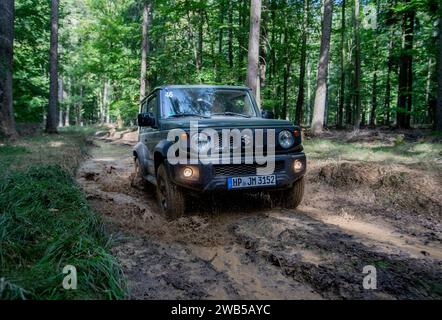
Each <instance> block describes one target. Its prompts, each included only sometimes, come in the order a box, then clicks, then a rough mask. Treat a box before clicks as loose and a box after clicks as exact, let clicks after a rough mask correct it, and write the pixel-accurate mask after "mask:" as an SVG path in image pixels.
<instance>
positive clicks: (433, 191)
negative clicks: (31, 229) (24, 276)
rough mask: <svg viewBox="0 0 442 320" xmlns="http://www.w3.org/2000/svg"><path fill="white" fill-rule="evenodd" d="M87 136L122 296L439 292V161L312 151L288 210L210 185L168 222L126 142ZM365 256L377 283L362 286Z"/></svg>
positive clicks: (96, 196) (88, 185) (88, 178)
mask: <svg viewBox="0 0 442 320" xmlns="http://www.w3.org/2000/svg"><path fill="white" fill-rule="evenodd" d="M94 144H95V147H93V148H92V149H91V151H90V157H89V158H88V159H87V160H86V161H85V162H84V163H83V165H82V166H81V168H80V169H79V171H78V175H77V181H78V183H79V184H80V186H81V187H82V188H83V190H84V191H85V193H86V195H87V198H88V201H89V203H90V204H91V206H92V207H93V208H94V209H95V210H96V211H97V212H99V213H100V214H101V215H102V216H103V217H104V220H105V221H106V222H107V225H108V226H109V229H110V231H111V233H112V235H113V238H114V239H115V245H114V248H113V252H114V254H115V256H116V257H117V258H118V260H119V261H120V263H121V265H122V267H123V270H124V274H125V277H126V279H127V284H128V289H129V297H128V298H131V299H415V298H423V299H434V298H439V299H440V298H441V297H442V241H441V239H442V226H441V217H442V209H441V208H442V204H441V197H440V195H441V194H442V190H441V183H440V182H441V181H442V180H441V172H440V170H439V171H436V172H434V171H428V170H427V169H426V168H415V167H410V166H405V165H404V166H401V165H396V166H389V165H384V166H383V167H382V168H379V167H376V168H372V165H370V164H361V163H346V162H344V163H339V164H330V163H322V162H320V161H310V168H309V173H308V175H307V187H306V195H305V200H304V201H303V203H302V205H301V206H300V207H299V208H298V209H297V210H296V211H289V210H284V209H280V208H273V207H272V205H271V203H269V200H268V199H266V198H265V197H264V196H251V195H228V196H227V195H223V194H220V195H207V196H204V197H203V198H201V199H200V200H199V201H193V202H192V203H191V204H190V208H189V212H188V213H187V215H186V216H185V217H184V218H181V219H180V220H178V221H174V222H167V221H166V220H165V219H164V218H163V217H162V216H161V214H160V213H159V208H158V206H157V204H156V199H155V196H154V192H153V191H152V190H141V188H133V187H131V182H130V181H131V174H132V171H133V162H132V161H133V160H132V157H131V144H133V143H131V142H124V141H122V140H118V141H113V142H109V141H106V140H100V139H97V140H95V141H94ZM398 179H399V180H400V181H401V182H402V183H398ZM401 179H402V180H401ZM409 180H410V181H411V180H412V181H413V183H412V184H411V183H410V184H407V183H403V182H404V181H409ZM367 265H372V266H375V267H376V269H377V278H378V279H377V287H378V289H377V290H372V291H367V290H364V289H363V279H364V276H365V275H364V274H363V273H362V270H363V268H364V266H367Z"/></svg>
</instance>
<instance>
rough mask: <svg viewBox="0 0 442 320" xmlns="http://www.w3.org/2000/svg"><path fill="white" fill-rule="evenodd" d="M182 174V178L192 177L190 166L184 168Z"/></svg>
mask: <svg viewBox="0 0 442 320" xmlns="http://www.w3.org/2000/svg"><path fill="white" fill-rule="evenodd" d="M183 176H184V178H192V176H193V170H192V168H184V170H183Z"/></svg>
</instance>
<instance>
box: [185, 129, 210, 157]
mask: <svg viewBox="0 0 442 320" xmlns="http://www.w3.org/2000/svg"><path fill="white" fill-rule="evenodd" d="M190 147H191V148H192V149H193V150H194V151H195V152H200V153H201V152H205V151H207V150H208V149H209V147H210V139H209V136H208V135H207V134H205V133H195V134H194V135H193V136H192V137H191V138H190Z"/></svg>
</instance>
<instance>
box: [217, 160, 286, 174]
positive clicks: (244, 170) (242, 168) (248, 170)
mask: <svg viewBox="0 0 442 320" xmlns="http://www.w3.org/2000/svg"><path fill="white" fill-rule="evenodd" d="M213 167H214V169H215V176H253V175H256V169H257V168H259V167H262V168H263V167H265V166H263V165H258V164H227V165H214V166H213ZM284 168H285V166H284V161H276V163H275V173H278V172H282V171H284Z"/></svg>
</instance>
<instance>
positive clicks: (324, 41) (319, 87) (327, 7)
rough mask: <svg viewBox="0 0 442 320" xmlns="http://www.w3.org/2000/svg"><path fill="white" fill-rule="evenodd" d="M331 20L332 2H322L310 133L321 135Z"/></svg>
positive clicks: (328, 0)
mask: <svg viewBox="0 0 442 320" xmlns="http://www.w3.org/2000/svg"><path fill="white" fill-rule="evenodd" d="M332 18H333V0H324V19H323V22H322V36H321V48H320V54H319V62H318V76H317V81H316V95H315V105H314V110H313V120H312V133H313V134H317V133H321V132H322V130H323V127H324V111H325V105H326V99H327V77H328V72H327V71H328V62H329V58H330V38H331V29H332Z"/></svg>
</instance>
